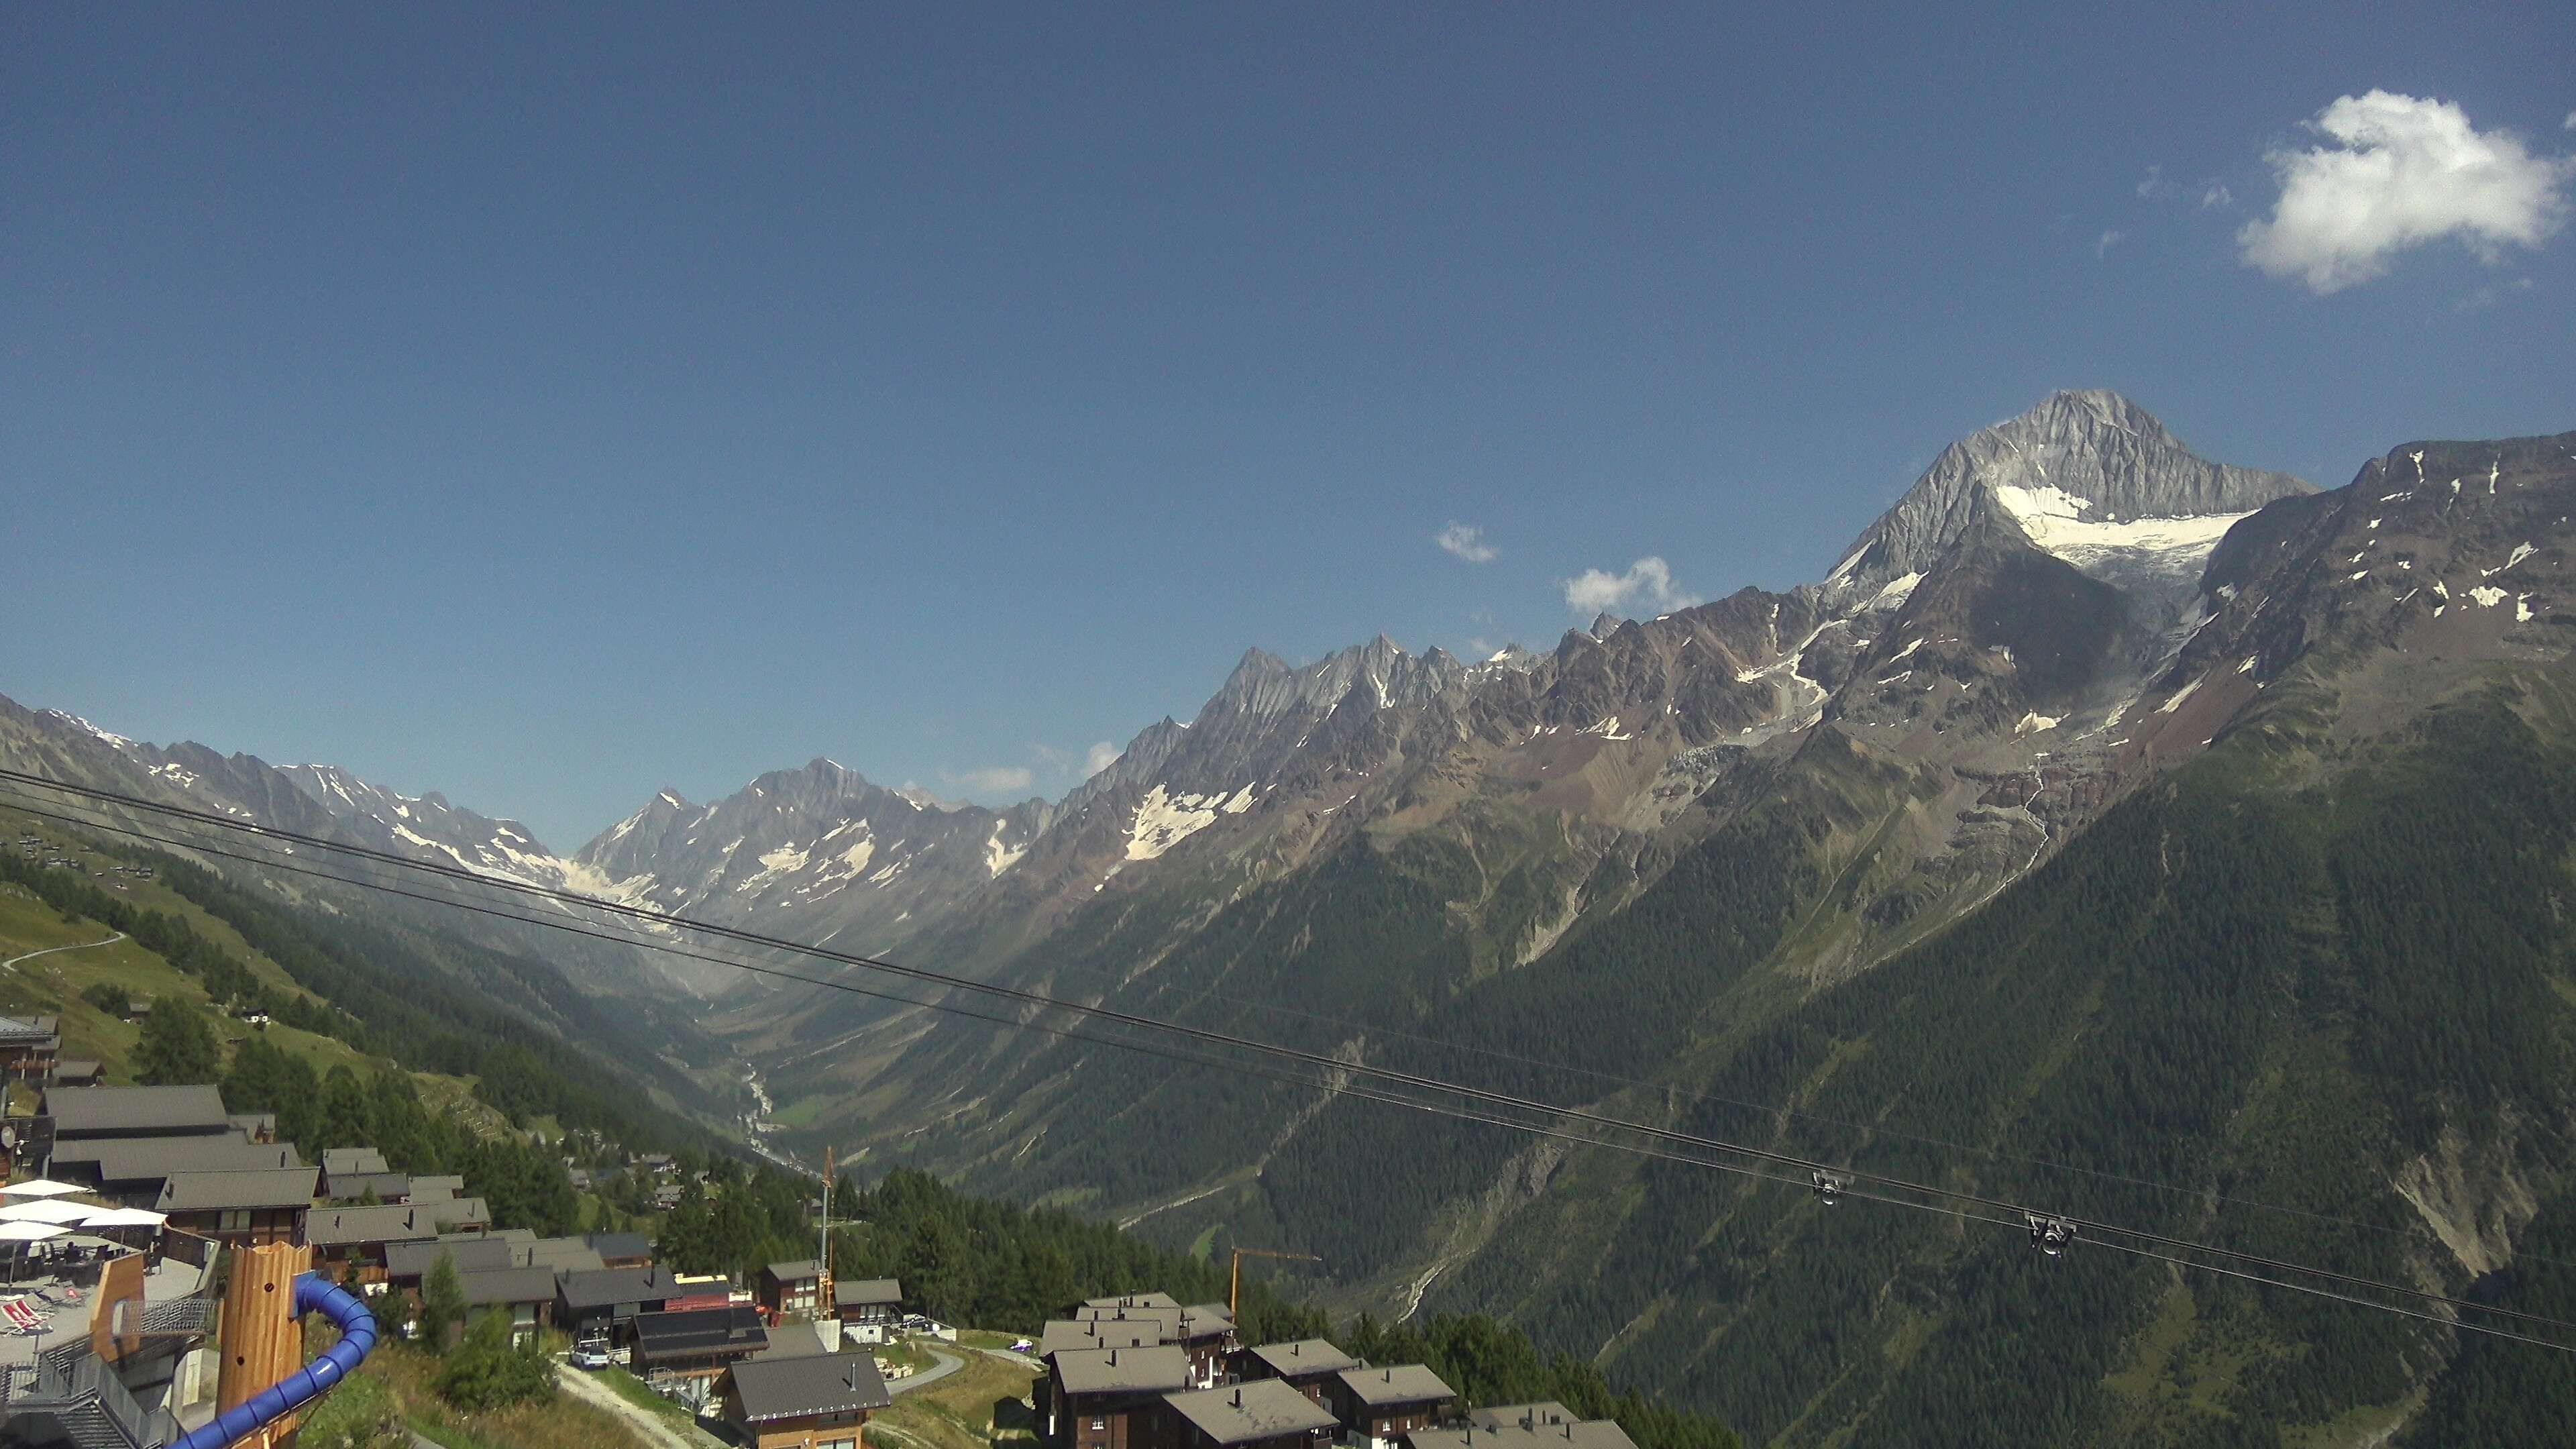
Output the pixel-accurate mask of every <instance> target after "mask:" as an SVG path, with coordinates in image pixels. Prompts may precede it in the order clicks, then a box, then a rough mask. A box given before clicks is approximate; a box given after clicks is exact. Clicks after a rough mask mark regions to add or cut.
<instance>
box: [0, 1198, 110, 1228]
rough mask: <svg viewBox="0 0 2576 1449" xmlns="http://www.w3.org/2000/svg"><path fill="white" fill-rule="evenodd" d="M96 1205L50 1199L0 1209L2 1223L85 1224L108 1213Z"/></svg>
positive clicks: (15, 1204)
mask: <svg viewBox="0 0 2576 1449" xmlns="http://www.w3.org/2000/svg"><path fill="white" fill-rule="evenodd" d="M106 1211H107V1209H106V1208H103V1207H99V1206H98V1205H96V1204H94V1203H85V1202H65V1201H63V1200H62V1199H61V1198H58V1197H49V1198H46V1199H44V1200H42V1201H40V1202H19V1203H11V1204H10V1205H9V1206H7V1207H0V1223H85V1222H88V1221H89V1220H90V1219H91V1218H94V1217H96V1216H98V1215H99V1214H100V1213H103V1212H106Z"/></svg>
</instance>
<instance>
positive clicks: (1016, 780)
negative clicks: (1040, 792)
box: [939, 765, 1037, 795]
mask: <svg viewBox="0 0 2576 1449" xmlns="http://www.w3.org/2000/svg"><path fill="white" fill-rule="evenodd" d="M939 779H940V782H941V783H943V784H948V785H958V786H963V787H964V788H966V789H969V790H981V791H983V792H984V793H986V794H988V795H998V794H1001V793H1002V792H1004V791H1007V790H1025V789H1027V788H1029V786H1030V785H1032V784H1034V783H1035V782H1036V780H1037V774H1036V772H1035V771H1032V770H1031V769H1029V767H1028V766H1026V765H986V766H985V767H983V768H982V769H980V770H959V771H957V772H956V773H954V774H951V773H949V772H948V771H946V770H942V771H940V772H939Z"/></svg>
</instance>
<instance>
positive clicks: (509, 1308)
mask: <svg viewBox="0 0 2576 1449" xmlns="http://www.w3.org/2000/svg"><path fill="white" fill-rule="evenodd" d="M456 1277H457V1281H458V1282H460V1283H461V1284H463V1285H464V1288H465V1308H466V1311H467V1312H468V1313H469V1314H470V1313H481V1312H485V1311H487V1310H488V1311H492V1312H500V1313H507V1314H509V1315H510V1341H511V1342H512V1343H517V1344H525V1343H526V1342H527V1341H528V1340H530V1339H532V1338H534V1337H536V1335H537V1330H539V1329H541V1328H543V1327H545V1326H546V1325H547V1324H548V1323H549V1322H551V1321H552V1320H553V1318H554V1312H555V1275H554V1273H553V1272H552V1271H550V1270H548V1269H545V1268H483V1269H478V1270H476V1271H474V1272H471V1273H459V1274H457V1275H456Z"/></svg>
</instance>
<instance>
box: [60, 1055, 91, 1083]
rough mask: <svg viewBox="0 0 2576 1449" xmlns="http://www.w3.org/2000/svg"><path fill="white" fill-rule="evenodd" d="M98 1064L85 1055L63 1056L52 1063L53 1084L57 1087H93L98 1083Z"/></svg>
mask: <svg viewBox="0 0 2576 1449" xmlns="http://www.w3.org/2000/svg"><path fill="white" fill-rule="evenodd" d="M98 1073H99V1064H98V1063H96V1062H94V1061H91V1060H90V1059H89V1058H87V1057H63V1058H61V1059H59V1060H57V1061H56V1062H55V1063H54V1085H55V1086H58V1087H94V1086H97V1085H98Z"/></svg>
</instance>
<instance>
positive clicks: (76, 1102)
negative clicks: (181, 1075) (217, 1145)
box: [43, 1087, 238, 1144]
mask: <svg viewBox="0 0 2576 1449" xmlns="http://www.w3.org/2000/svg"><path fill="white" fill-rule="evenodd" d="M43 1115H45V1116H48V1117H51V1118H53V1119H54V1140H55V1142H56V1143H58V1144H59V1143H64V1142H85V1141H92V1140H95V1139H97V1138H101V1137H199V1136H218V1135H222V1134H226V1133H232V1132H235V1131H237V1130H238V1129H236V1128H235V1127H234V1126H233V1123H232V1118H231V1117H230V1116H229V1115H227V1114H226V1113H225V1111H224V1099H223V1098H222V1097H221V1096H219V1095H217V1094H216V1092H215V1089H214V1088H212V1087H52V1088H48V1089H47V1090H46V1092H45V1101H44V1111H43Z"/></svg>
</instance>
